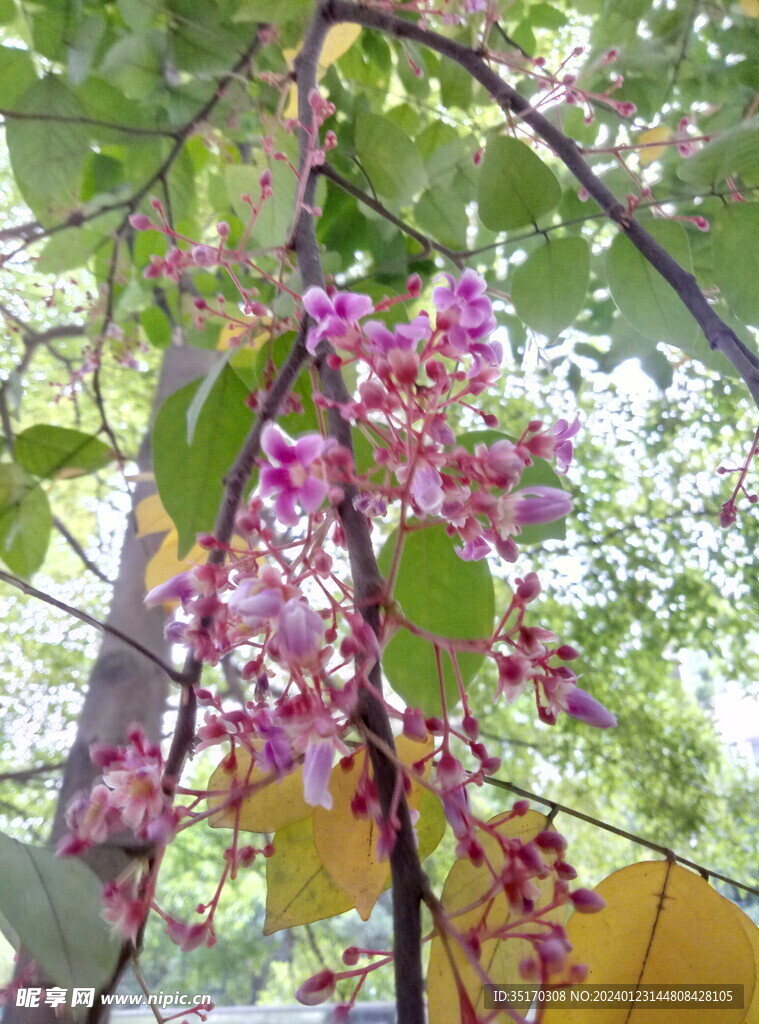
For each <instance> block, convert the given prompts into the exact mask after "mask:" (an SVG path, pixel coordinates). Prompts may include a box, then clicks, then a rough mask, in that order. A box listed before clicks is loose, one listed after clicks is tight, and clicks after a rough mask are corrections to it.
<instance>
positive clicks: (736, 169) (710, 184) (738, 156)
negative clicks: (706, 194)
mask: <svg viewBox="0 0 759 1024" xmlns="http://www.w3.org/2000/svg"><path fill="white" fill-rule="evenodd" d="M677 174H678V177H679V178H681V179H682V180H683V181H687V182H688V184H690V185H693V186H695V187H696V188H697V189H707V188H714V187H717V186H719V185H722V184H723V183H724V180H725V178H726V177H728V176H729V175H738V176H739V177H740V178H741V181H742V183H743V184H744V185H759V119H757V118H752V119H751V120H748V121H743V122H742V123H741V124H738V125H736V126H735V127H734V128H731V129H730V130H729V131H726V132H725V133H724V134H723V135H720V136H719V138H716V139H713V140H712V141H711V142H707V144H706V145H705V146H704V147H703V149H700V150H699V151H698V153H696V154H695V155H694V156H692V157H690V159H688V160H683V161H682V163H681V164H680V167H679V168H678V172H677Z"/></svg>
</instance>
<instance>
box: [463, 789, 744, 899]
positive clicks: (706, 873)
mask: <svg viewBox="0 0 759 1024" xmlns="http://www.w3.org/2000/svg"><path fill="white" fill-rule="evenodd" d="M482 781H483V782H484V783H485V784H486V785H488V786H495V787H496V788H497V789H507V790H508V791H509V792H510V793H514V794H515V795H516V796H522V797H525V798H526V799H528V800H536V801H537V802H538V803H539V804H545V806H546V807H550V808H551V810H552V812H553V813H554V814H556V813H558V812H559V811H560V812H561V813H562V814H568V815H569V816H570V817H572V818H578V819H579V820H580V821H586V822H587V823H588V824H589V825H594V826H595V827H596V828H601V829H603V830H604V831H605V832H611V833H612V834H613V835H615V836H620V837H621V838H622V839H629V841H630V842H631V843H636V844H637V845H638V846H645V847H646V848H647V849H649V850H654V851H655V852H656V853H661V854H662V855H663V856H665V857H667V859H668V860H676V861H678V863H680V864H684V865H685V866H686V867H688V868H693V869H694V870H695V871H698V873H699V874H700V875H702V876H703V877H704V878H707V877H708V878H718V879H719V880H720V881H721V882H727V883H728V884H729V885H734V886H735V887H736V888H737V889H743V891H744V892H750V893H752V894H753V895H754V896H759V889H757V888H755V887H754V886H751V885H746V884H745V883H744V882H736V880H735V879H734V878H728V876H727V875H721V874H719V872H717V871H712V869H711V868H706V867H704V866H703V864H696V862H695V861H692V860H688V859H687V858H685V857H681V856H680V855H679V854H677V853H673V852H672V850H670V849H668V847H666V846H660V845H659V843H654V842H651V840H650V839H644V838H643V836H639V835H636V834H635V833H634V832H626V831H625V829H623V828H617V826H616V825H610V824H609V822H608V821H602V820H601V818H594V817H592V815H590V814H584V813H583V812H582V811H576V810H575V809H574V808H573V807H567V805H566V804H560V803H558V802H557V801H556V800H549V799H547V797H544V796H539V795H538V794H537V793H531V792H530V791H529V790H527V789H522V787H521V786H515V785H514V784H513V783H512V782H503V781H502V780H501V779H496V778H493V777H492V776H485V777H484V778H483V780H482Z"/></svg>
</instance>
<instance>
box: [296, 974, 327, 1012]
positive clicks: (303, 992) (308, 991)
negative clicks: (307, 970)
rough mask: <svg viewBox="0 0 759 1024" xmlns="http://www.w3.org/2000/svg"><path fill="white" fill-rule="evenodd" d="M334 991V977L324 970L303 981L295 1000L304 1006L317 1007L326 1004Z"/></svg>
mask: <svg viewBox="0 0 759 1024" xmlns="http://www.w3.org/2000/svg"><path fill="white" fill-rule="evenodd" d="M334 991H335V975H334V974H333V973H332V971H328V970H324V971H319V973H318V974H314V975H313V976H312V977H310V978H309V979H308V980H307V981H304V982H303V984H302V985H301V986H300V988H299V989H298V991H297V992H296V993H295V998H296V999H297V1000H298V1002H299V1003H303V1004H304V1005H305V1006H318V1005H319V1003H326V1001H327V1000H328V999H329V997H330V996H331V995H332V993H333V992H334Z"/></svg>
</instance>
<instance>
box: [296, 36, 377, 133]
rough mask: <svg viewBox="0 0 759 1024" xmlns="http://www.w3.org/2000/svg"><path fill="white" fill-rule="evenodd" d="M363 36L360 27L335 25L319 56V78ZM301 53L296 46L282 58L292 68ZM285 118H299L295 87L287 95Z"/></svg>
mask: <svg viewBox="0 0 759 1024" xmlns="http://www.w3.org/2000/svg"><path fill="white" fill-rule="evenodd" d="M360 35H361V26H360V25H349V24H347V22H344V23H343V24H341V25H333V26H332V28H331V29H330V30H329V32H328V33H327V36H326V38H325V40H324V46H323V47H322V52H321V54H320V56H319V68H318V71H317V77H318V78H321V77H322V75H323V74H324V72H325V71H326V70H327V68H328V67H329V66H330V64H334V63H335V61H336V60H339V59H340V57H342V55H343V54H344V53H347V52H348V50H350V48H351V46H353V44H354V43H355V42H356V40H357V39H358V37H359V36H360ZM299 53H300V46H296V47H295V48H294V49H292V50H283V51H282V56H283V57H284V58H285V60H286V61H287V63H288V64H289V65H290V66H291V67H292V65H293V63H294V62H295V58H296V57H297V56H298V54H299ZM283 116H284V117H297V116H298V90H297V87H296V86H295V85H292V86H291V87H290V91H289V93H288V94H287V103H286V105H285V110H284V114H283Z"/></svg>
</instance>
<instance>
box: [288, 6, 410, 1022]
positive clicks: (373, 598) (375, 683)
mask: <svg viewBox="0 0 759 1024" xmlns="http://www.w3.org/2000/svg"><path fill="white" fill-rule="evenodd" d="M328 8H329V4H328V3H325V2H324V0H320V2H319V3H318V6H317V11H316V14H315V16H314V18H313V20H312V22H311V24H310V26H309V29H308V31H307V33H306V36H305V39H304V42H303V47H302V49H301V51H300V53H299V54H298V56H297V58H296V60H295V74H296V81H297V85H298V117H299V121H300V125H301V127H300V130H299V148H300V164H299V174H300V175H301V176H302V175H307V176H308V177H307V179H306V182H305V189H304V193H303V207H302V208H301V209H300V210H299V211H296V217H297V222H296V226H295V231H294V233H293V245H294V248H295V252H296V255H297V258H298V266H299V269H300V272H301V277H302V280H303V287H304V289H307V288H309V287H311V286H314V285H317V286H323V283H324V279H323V275H322V268H321V260H320V256H319V246H318V243H317V241H316V234H315V230H314V218H313V215H312V214H311V213H310V212H309V211H310V209H311V208H312V207H313V205H314V200H315V194H316V185H317V181H318V173H317V172H316V171H315V170H314V169H312V167H311V162H310V152H311V146H312V145H314V144H316V143H317V142H318V140H317V139H314V138H312V136H311V131H310V129H311V125H312V123H313V112H312V110H311V106H310V104H309V94H310V93H311V91H312V90H313V89H314V88H315V87H316V67H317V62H318V59H319V54H320V53H321V50H322V46H323V44H324V39H325V36H326V34H327V30H328V28H329V25H330V22H329V19H328V17H326V16H325V12H326V11H327V10H328ZM314 130H315V129H314ZM301 183H302V182H301ZM307 319H308V318H306V320H307ZM329 352H330V348H329V346H328V345H327V344H326V343H322V344H321V345H320V347H319V349H318V350H317V359H316V365H317V369H318V371H319V379H320V383H321V387H322V391H323V392H324V394H325V395H326V396H327V398H329V399H331V400H332V402H336V403H339V404H343V403H345V402H347V401H349V400H350V396H349V394H348V391H347V389H346V387H345V382H344V381H343V378H342V374H341V373H340V371H339V369H335V368H333V367H332V366H330V363H329V359H328V358H327V356H328V355H329ZM327 422H328V429H329V433H330V436H332V437H334V438H335V439H336V440H337V441H338V442H339V443H340V444H342V445H344V446H345V447H346V448H347V449H348V450H349V451H351V452H352V451H353V440H352V433H351V428H350V425H349V424H348V423H347V422H346V420H344V419H343V417H342V416H341V415H340V413H339V410H338V409H336V408H334V407H332V406H331V407H330V408H329V410H328V416H327ZM343 491H344V497H343V500H342V501H341V502H340V504H339V505H338V515H339V516H340V521H341V523H342V526H343V530H344V533H345V541H346V546H347V548H348V557H349V561H350V566H351V576H352V579H353V587H354V594H355V602H356V607H357V609H358V610H359V611H360V613H361V615H362V616H363V618H364V620H365V621H366V622H367V623H368V624H369V625H370V626H371V627H372V629H373V630H374V631H375V633H378V632H379V628H380V608H381V605H382V602H383V600H384V581H383V579H382V576H381V574H380V571H379V568H378V566H377V562H376V559H375V557H374V548H373V545H372V541H371V537H370V534H369V529H368V525H367V521H366V519H365V518H364V516H363V515H362V514H361V513H360V512H359V511H358V510H357V509H356V508H355V506H354V501H353V499H354V498H355V497H356V494H357V490H356V488H355V487H353V486H352V485H348V486H344V487H343ZM369 682H370V684H371V687H368V686H362V687H360V689H359V712H358V718H359V721H358V723H357V724H358V725H359V728H360V729H362V730H363V731H364V732H366V731H367V730H368V732H369V733H372V734H374V735H376V736H379V737H380V739H381V740H383V741H384V742H385V743H386V744H387V745H388V746H389V747H390V748H391V749H394V744H393V734H392V730H391V728H390V720H389V718H388V715H387V711H386V709H385V705H384V703H383V702H382V699H381V694H382V673H381V668H380V666H379V665H378V664H376V665H375V666H374V667H373V668H372V670H371V672H370V675H369ZM368 750H369V756H370V759H371V762H372V768H373V770H374V779H375V783H376V785H377V791H378V795H379V800H380V806H381V808H382V813H383V815H384V816H385V817H386V818H388V819H389V816H390V812H391V807H392V804H393V796H394V793H395V789H396V779H397V772H398V769H397V767H396V766H395V764H394V763H393V762H392V761H391V760H390V759H389V758H388V757H387V756H386V755H385V754H383V753H382V752H381V751H380V750H379V749H378V748H377V747H376V746H375V745H374V744H372V743H369V744H368ZM397 813H398V818H399V821H400V828H399V830H398V833H397V836H396V840H395V845H394V847H393V850H392V852H391V854H390V870H391V876H392V883H393V886H392V900H393V945H394V969H395V993H396V1008H397V1021H398V1024H424V1019H425V1010H424V980H423V975H422V962H421V939H422V934H421V901H422V898H423V897H424V895H425V893H426V892H427V891H428V885H427V880H426V876H425V875H424V872H423V871H422V868H421V865H420V863H419V855H418V853H417V849H416V844H415V841H414V832H413V828H412V826H411V820H410V817H409V811H408V804H407V803H406V800H405V798H403V797H402V798H401V800H400V804H399V806H398V809H397Z"/></svg>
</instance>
